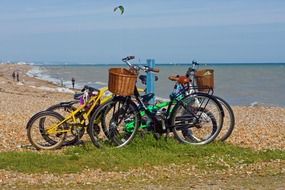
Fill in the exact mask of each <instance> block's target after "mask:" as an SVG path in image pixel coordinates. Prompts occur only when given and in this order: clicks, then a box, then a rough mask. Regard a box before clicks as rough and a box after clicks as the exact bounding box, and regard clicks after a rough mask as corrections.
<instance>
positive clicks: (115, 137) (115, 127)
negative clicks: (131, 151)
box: [101, 97, 141, 147]
mask: <svg viewBox="0 0 285 190" xmlns="http://www.w3.org/2000/svg"><path fill="white" fill-rule="evenodd" d="M140 122H141V118H140V113H139V111H138V109H137V106H136V104H135V103H134V102H133V101H131V99H130V98H129V97H115V98H114V99H113V100H112V101H110V102H108V103H107V105H106V106H105V109H104V111H103V112H102V121H101V124H102V129H103V131H104V134H105V135H106V136H107V137H108V139H109V140H111V142H112V144H113V145H114V146H116V147H123V146H125V145H127V144H129V143H130V142H131V141H132V139H133V138H134V137H135V134H136V132H137V130H138V127H139V126H140Z"/></svg>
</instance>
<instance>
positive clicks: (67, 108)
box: [44, 102, 85, 146]
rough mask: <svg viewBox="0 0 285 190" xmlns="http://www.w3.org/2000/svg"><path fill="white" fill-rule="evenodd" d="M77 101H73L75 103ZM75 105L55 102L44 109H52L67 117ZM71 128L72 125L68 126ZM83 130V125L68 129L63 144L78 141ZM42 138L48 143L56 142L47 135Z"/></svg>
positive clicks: (71, 143)
mask: <svg viewBox="0 0 285 190" xmlns="http://www.w3.org/2000/svg"><path fill="white" fill-rule="evenodd" d="M76 103H77V102H74V104H76ZM75 110H76V107H74V106H73V105H71V104H62V103H59V104H56V105H53V106H51V107H49V108H48V109H47V110H46V111H54V112H57V113H59V114H60V115H62V116H63V117H67V116H69V115H70V113H71V112H73V111H75ZM70 128H71V129H73V128H72V127H70ZM84 132H85V128H84V127H79V128H74V129H73V130H70V132H68V133H67V134H66V138H65V142H64V143H63V145H64V146H69V145H74V144H76V143H78V142H79V140H80V139H81V138H82V137H83V135H84ZM44 139H45V140H46V141H47V142H48V143H50V144H55V143H56V142H55V141H54V140H53V139H50V138H48V136H44Z"/></svg>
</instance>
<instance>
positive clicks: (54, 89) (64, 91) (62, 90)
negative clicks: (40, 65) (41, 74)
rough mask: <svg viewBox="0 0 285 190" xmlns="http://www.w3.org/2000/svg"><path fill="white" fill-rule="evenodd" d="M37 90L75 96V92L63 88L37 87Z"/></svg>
mask: <svg viewBox="0 0 285 190" xmlns="http://www.w3.org/2000/svg"><path fill="white" fill-rule="evenodd" d="M35 88H38V89H40V90H44V91H50V92H62V93H71V94H74V91H73V90H70V89H68V88H61V87H57V88H51V87H47V86H40V87H35Z"/></svg>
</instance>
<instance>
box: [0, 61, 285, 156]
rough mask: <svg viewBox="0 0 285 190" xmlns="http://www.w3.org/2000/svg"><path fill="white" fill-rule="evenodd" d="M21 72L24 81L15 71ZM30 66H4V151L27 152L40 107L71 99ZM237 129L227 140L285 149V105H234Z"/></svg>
mask: <svg viewBox="0 0 285 190" xmlns="http://www.w3.org/2000/svg"><path fill="white" fill-rule="evenodd" d="M16 69H17V70H19V71H20V82H16V81H13V78H12V72H13V71H14V70H16ZM29 69H31V67H30V66H28V65H14V64H3V65H0V152H3V151H10V150H15V151H23V150H25V149H23V148H21V147H23V146H25V145H29V142H28V139H27V135H26V129H25V126H26V123H27V121H28V120H29V118H30V117H31V116H32V115H33V114H35V113H36V112H38V111H40V110H44V109H46V108H47V107H49V106H50V105H52V104H56V103H58V102H60V101H67V100H71V99H72V97H73V95H72V94H71V93H60V92H56V90H57V89H58V87H57V86H56V85H54V84H51V83H49V82H47V81H42V80H38V79H35V78H31V77H28V76H27V75H26V72H27V71H28V70H29ZM233 109H234V112H235V116H236V129H235V131H234V132H233V134H232V136H231V137H230V138H229V139H228V141H227V142H230V143H233V144H237V145H239V146H243V147H252V148H254V149H283V150H285V117H284V115H285V108H279V107H263V106H256V107H247V106H235V107H233Z"/></svg>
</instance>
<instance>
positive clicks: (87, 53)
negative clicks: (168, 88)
mask: <svg viewBox="0 0 285 190" xmlns="http://www.w3.org/2000/svg"><path fill="white" fill-rule="evenodd" d="M118 5H123V6H124V8H125V12H124V14H123V15H121V14H120V12H113V9H114V7H116V6H118ZM127 55H135V56H136V57H137V58H138V59H140V60H145V59H148V58H152V59H155V60H156V62H160V63H172V62H174V63H187V62H191V61H192V60H193V59H195V60H197V61H199V62H205V63H233V62H234V63H247V62H253V63H259V62H262V63H263V62H285V1H284V0H270V1H269V0H175V1H174V0H144V1H134V0H129V1H111V0H104V1H99V0H80V1H79V0H25V1H23V0H1V1H0V61H26V62H43V63H49V62H55V61H56V62H74V63H85V64H86V63H93V64H97V63H101V64H105V63H119V62H120V60H121V58H122V57H125V56H127Z"/></svg>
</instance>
